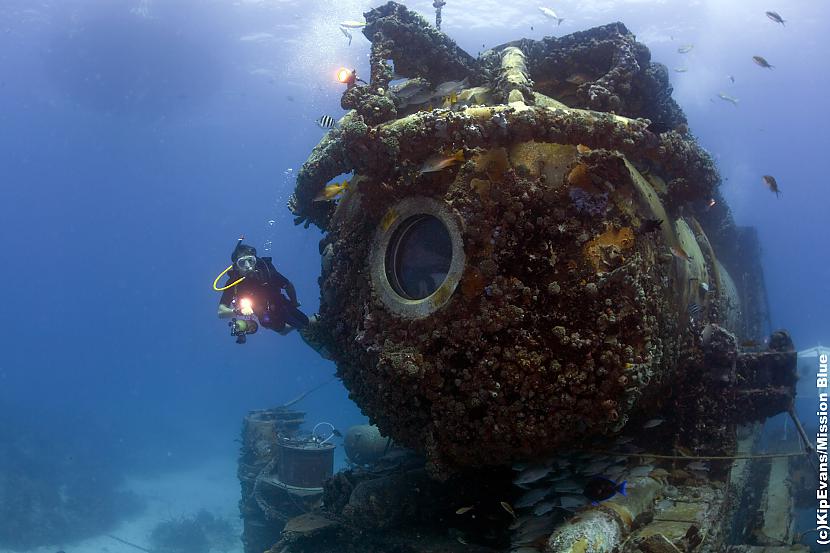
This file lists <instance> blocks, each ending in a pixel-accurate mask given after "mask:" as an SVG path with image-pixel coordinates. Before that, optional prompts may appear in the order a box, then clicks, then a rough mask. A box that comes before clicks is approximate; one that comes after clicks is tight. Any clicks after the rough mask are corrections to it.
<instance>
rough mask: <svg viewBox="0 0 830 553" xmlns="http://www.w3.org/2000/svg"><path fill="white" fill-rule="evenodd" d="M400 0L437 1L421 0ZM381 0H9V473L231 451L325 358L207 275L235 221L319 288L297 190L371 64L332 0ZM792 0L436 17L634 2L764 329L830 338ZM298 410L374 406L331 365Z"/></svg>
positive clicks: (82, 471)
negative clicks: (231, 317) (693, 140)
mask: <svg viewBox="0 0 830 553" xmlns="http://www.w3.org/2000/svg"><path fill="white" fill-rule="evenodd" d="M403 3H404V4H405V5H407V6H408V7H410V8H411V9H414V10H416V11H418V12H419V13H421V14H423V15H424V16H425V17H427V18H428V19H432V14H433V8H432V2H429V1H415V2H412V1H406V2H403ZM377 4H378V3H373V2H364V1H342V2H341V1H335V0H312V1H303V2H300V1H268V0H238V1H231V0H227V1H218V0H217V1H204V0H199V1H197V0H178V1H164V0H124V1H121V0H112V1H110V0H99V1H93V0H67V1H61V2H56V1H46V0H37V1H35V0H3V1H2V2H0V193H1V194H0V220H2V222H3V227H2V228H3V230H2V232H0V244H2V249H1V250H0V251H2V252H4V254H5V261H6V270H5V293H4V294H3V300H2V305H3V307H2V315H3V316H2V317H0V336H2V353H3V355H2V357H0V423H2V424H0V446H3V445H5V446H6V447H7V450H8V451H12V450H13V451H16V453H15V455H16V456H13V455H11V454H10V455H8V456H7V457H5V459H0V470H6V471H10V472H9V474H18V473H20V472H21V471H23V472H26V473H27V474H28V477H29V478H31V479H34V480H35V481H42V482H44V483H48V484H50V485H51V484H55V485H58V486H59V485H62V484H64V483H65V482H69V481H73V482H74V481H79V482H93V481H92V480H90V479H91V478H101V479H106V480H107V481H111V482H113V485H115V483H118V482H121V481H122V480H123V479H124V478H125V477H127V476H131V475H137V474H138V475H158V474H163V473H165V472H169V471H188V470H190V469H191V468H192V467H195V466H198V465H200V464H203V463H204V462H205V461H206V460H215V459H220V460H226V461H228V463H229V466H230V467H231V470H233V461H234V460H235V458H236V455H237V450H238V444H237V443H236V442H234V440H235V439H236V438H237V437H238V434H239V428H240V423H241V419H242V417H243V416H244V415H245V413H246V412H247V411H249V410H251V409H258V408H265V407H271V406H274V405H278V404H280V403H283V402H285V401H288V400H289V399H291V398H293V397H295V396H297V395H299V394H300V393H302V392H303V391H305V390H307V389H309V388H311V387H313V386H315V385H317V384H319V383H321V382H325V381H326V380H328V379H330V378H331V376H332V375H333V374H334V371H335V367H334V365H333V364H332V363H331V362H329V361H326V360H323V359H321V358H320V357H319V356H318V355H317V354H316V353H315V352H314V351H312V350H311V349H309V348H308V347H307V346H306V345H305V344H304V343H303V342H302V341H301V340H300V338H299V337H298V336H297V335H296V333H294V334H292V335H289V336H286V337H282V336H279V335H276V334H273V333H267V332H260V333H259V334H258V335H255V336H253V337H251V338H250V339H249V340H248V343H247V344H246V345H245V346H244V347H243V346H238V345H236V344H234V343H233V339H232V338H231V337H230V336H229V335H228V328H227V326H226V322H225V321H222V320H219V319H217V318H216V313H215V312H216V304H217V301H218V294H217V293H216V292H214V291H213V290H212V289H211V283H212V281H213V279H214V278H215V276H216V275H217V273H219V272H220V271H221V270H222V269H224V268H225V267H226V266H227V265H228V264H229V255H230V252H231V250H232V248H233V246H234V244H235V242H236V239H237V238H238V237H239V236H240V235H245V236H246V237H247V241H248V242H249V243H251V244H253V245H255V246H256V247H257V248H258V249H259V251H260V254H265V255H271V256H272V257H273V259H274V264H275V266H276V267H277V268H278V269H279V270H280V271H281V272H282V273H283V274H284V275H286V276H287V277H288V278H289V279H290V280H291V281H292V282H293V283H294V284H295V286H296V288H297V292H298V296H299V300H300V302H301V303H302V308H303V309H304V310H305V311H306V312H307V313H309V314H311V313H314V312H315V311H316V310H317V307H318V304H319V298H318V287H317V277H318V276H319V271H320V257H319V252H318V240H319V239H320V237H321V234H320V233H319V231H317V230H314V229H313V227H312V228H311V229H303V228H302V227H301V226H300V227H298V226H294V225H293V223H292V218H291V215H290V213H289V212H288V211H287V209H286V207H285V203H286V201H287V199H288V196H289V195H290V193H291V191H292V190H293V184H294V175H295V174H296V172H297V170H298V169H299V167H300V166H301V165H302V163H303V161H304V160H305V159H306V157H307V155H308V153H309V152H310V151H311V149H312V148H313V147H314V145H316V144H317V142H318V141H319V140H320V138H321V136H322V133H323V131H322V130H321V129H320V128H318V127H317V126H316V125H315V123H314V121H315V120H316V119H317V118H318V117H320V116H321V115H331V116H333V117H335V118H338V117H339V116H341V115H342V113H343V110H342V109H341V108H340V106H339V103H340V95H341V93H342V85H339V84H338V83H337V82H335V80H334V72H335V71H336V69H337V68H338V67H340V66H347V67H355V68H357V70H358V74H361V73H363V74H365V73H366V72H367V67H368V52H369V43H368V41H367V40H366V39H365V38H364V37H363V36H362V35H360V33H359V31H354V32H353V35H354V40H353V41H352V44H351V45H350V46H349V45H348V43H347V39H346V38H345V37H344V36H343V34H341V32H340V30H339V29H338V28H337V23H338V22H339V21H342V20H345V19H361V14H362V13H363V12H364V11H366V10H368V9H369V8H371V7H374V6H375V5H377ZM780 4H781V5H780V6H774V5H764V4H761V3H758V2H755V1H750V0H745V1H744V0H742V1H730V2H719V1H716V0H701V1H695V2H682V1H669V0H666V1H646V0H643V1H638V0H628V1H626V0H596V1H590V2H582V1H580V2H577V1H562V2H557V3H556V5H555V8H556V10H557V11H558V12H559V13H560V15H562V16H564V17H565V21H564V22H563V23H562V24H561V25H560V26H558V27H557V26H555V24H554V23H553V22H551V21H550V20H549V19H546V18H545V17H544V16H543V15H541V14H540V13H539V11H538V9H537V8H538V6H537V3H535V2H525V1H517V2H512V3H509V4H508V3H503V2H496V1H493V0H479V1H475V2H471V1H466V0H464V1H460V0H459V1H454V0H448V2H447V5H446V7H445V8H444V12H443V21H444V24H443V30H444V31H445V32H446V33H448V34H449V35H450V36H451V37H452V38H453V39H454V40H456V41H457V42H458V43H459V45H460V46H462V47H463V48H465V49H466V50H467V51H468V52H470V53H471V54H473V55H475V54H476V53H477V52H479V51H481V50H483V49H484V48H487V47H490V46H495V45H497V44H501V43H503V42H507V41H510V40H514V39H517V38H519V37H528V38H537V39H538V38H541V37H542V36H545V35H548V34H555V35H563V34H567V33H571V32H574V31H578V30H584V29H587V28H590V27H593V26H596V25H600V24H605V23H608V22H612V21H622V22H624V23H625V24H626V25H627V26H628V28H629V29H631V30H632V32H634V33H635V34H636V35H637V37H638V40H640V41H641V42H643V43H645V44H646V45H647V46H648V47H649V48H650V49H651V53H652V59H654V60H655V61H659V62H662V63H665V64H666V65H667V66H668V67H669V68H685V69H687V71H685V72H676V71H671V79H672V84H673V86H674V98H675V99H676V100H677V101H678V103H679V104H680V106H681V107H682V108H683V109H684V110H685V112H686V115H687V116H688V119H689V124H690V125H689V126H690V128H691V131H692V132H693V133H694V134H695V135H696V136H698V137H699V140H700V143H701V144H702V146H704V147H705V148H706V149H707V150H708V151H709V152H710V153H711V154H712V155H713V156H714V157H715V159H716V160H717V162H718V166H719V169H720V171H721V173H722V175H723V177H724V178H725V179H728V180H726V181H725V182H724V185H723V187H722V191H723V193H724V196H725V198H726V200H727V201H728V203H729V205H730V207H731V209H732V210H733V213H734V216H735V219H736V222H737V223H738V224H739V225H749V226H755V227H757V229H758V232H759V235H760V239H761V242H762V245H763V265H764V278H765V279H766V283H767V289H768V295H769V302H770V307H771V317H772V326H773V328H786V329H788V330H789V331H790V332H791V333H792V335H793V338H794V341H795V343H796V347H797V348H798V349H803V348H807V347H812V346H814V345H816V344H817V343H819V342H823V343H828V342H830V315H828V313H830V260H828V257H827V241H828V238H830V234H828V231H827V215H826V214H825V211H826V207H827V205H828V199H830V192H828V190H827V187H826V186H825V184H826V175H825V174H824V173H823V172H822V171H821V170H820V167H821V166H822V161H823V160H824V158H825V157H826V152H827V151H828V150H830V139H829V138H828V133H827V132H826V131H825V129H824V120H825V119H826V117H825V116H826V109H825V107H826V91H827V89H828V87H830V76H828V73H827V71H826V61H825V60H824V55H825V52H824V51H825V49H826V48H825V46H826V39H825V36H826V33H827V31H828V23H827V22H828V21H830V7H828V6H827V5H826V4H824V3H821V2H814V1H812V2H811V1H793V2H786V3H780ZM768 9H776V10H777V11H779V12H780V13H781V14H782V15H783V16H784V18H785V19H786V20H787V22H786V25H785V26H781V25H778V24H775V23H773V22H771V21H770V20H769V19H767V18H766V17H765V15H764V11H765V10H768ZM686 44H690V45H693V48H692V50H691V51H689V52H688V53H686V54H681V53H678V52H677V49H678V48H679V47H680V46H682V45H686ZM753 55H762V56H764V57H765V58H766V59H767V60H769V62H770V63H771V64H773V65H774V66H775V68H774V69H772V70H769V69H762V68H760V67H758V66H757V65H755V64H754V63H753V62H752V56H753ZM730 75H731V76H732V77H734V82H732V80H730V79H729V76H730ZM719 92H720V93H724V94H727V95H729V96H731V97H734V98H738V100H739V102H738V104H737V106H736V105H733V104H732V103H729V102H727V101H724V100H722V99H720V98H719V97H718V96H717V94H718V93H719ZM764 174H770V175H774V176H775V177H776V179H777V180H778V183H779V185H780V187H781V191H782V194H781V196H780V197H776V196H775V195H774V194H771V193H770V192H769V191H768V190H767V189H766V188H765V187H764V185H763V183H762V180H761V176H762V175H764ZM302 408H303V410H305V411H306V412H307V413H308V415H307V418H308V420H309V421H310V422H317V421H329V422H331V423H332V424H334V425H335V426H337V427H338V428H346V427H348V426H350V425H352V424H356V423H362V422H365V420H366V419H365V418H364V417H363V416H362V415H361V413H360V410H359V409H358V408H357V407H356V406H355V405H354V404H353V403H352V402H351V401H350V400H349V399H348V393H347V391H346V390H345V389H344V388H343V386H342V385H341V384H340V383H339V382H338V381H334V382H332V383H330V384H328V385H326V386H324V387H323V388H321V389H320V390H319V391H317V392H315V393H314V394H313V395H311V396H309V397H308V398H307V399H306V400H305V401H304V402H303V404H302ZM10 444H12V445H10ZM4 463H5V466H4ZM341 463H342V455H341V454H339V453H338V466H340V464H341ZM23 469H25V470H23ZM227 477H228V479H229V480H230V481H231V482H232V481H233V478H234V474H233V473H231V474H229V475H227ZM78 485H79V486H80V485H81V484H78ZM95 487H96V484H93V483H90V484H89V485H88V488H90V489H94V488H95ZM93 495H94V494H93ZM233 507H234V506H233V505H231V506H230V508H231V510H232V509H233ZM125 510H127V508H126V507H125ZM54 543H56V544H59V543H62V542H60V541H58V542H54Z"/></svg>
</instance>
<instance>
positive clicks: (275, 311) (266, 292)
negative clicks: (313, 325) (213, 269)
mask: <svg viewBox="0 0 830 553" xmlns="http://www.w3.org/2000/svg"><path fill="white" fill-rule="evenodd" d="M241 276H242V275H241V274H240V273H239V272H238V271H237V270H236V267H234V268H233V269H231V271H230V272H229V273H228V282H227V283H226V284H230V283H231V282H234V281H236V280H238V279H239V278H240V277H241ZM289 284H290V283H289V281H288V279H287V278H285V277H284V276H282V275H281V274H280V272H279V271H277V269H276V268H275V267H274V264H273V263H272V262H271V258H270V257H258V258H257V261H256V269H255V270H254V272H253V273H252V274H249V275H248V276H247V277H245V280H243V281H242V282H240V283H239V284H237V285H236V286H233V287H231V288H228V289H227V290H225V291H224V292H223V293H222V299H221V300H219V303H221V304H222V305H226V306H228V307H230V306H231V305H232V302H233V300H234V299H238V298H250V299H251V303H252V307H253V310H254V315H256V317H257V319H258V320H259V324H261V325H262V326H264V327H266V328H270V329H271V330H275V331H277V332H281V331H283V330H285V324H286V323H288V324H290V325H291V326H293V327H294V328H303V327H305V326H306V325H307V324H308V317H306V316H305V315H304V314H303V313H302V312H301V311H300V310H299V309H297V308H296V307H294V306H293V305H291V300H289V299H288V298H287V297H286V296H285V295H283V293H282V291H283V290H284V289H286V287H287V286H288V285H289Z"/></svg>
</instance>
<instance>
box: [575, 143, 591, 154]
mask: <svg viewBox="0 0 830 553" xmlns="http://www.w3.org/2000/svg"><path fill="white" fill-rule="evenodd" d="M576 151H577V152H579V153H580V154H587V153H589V152H590V151H591V148H589V147H588V146H586V145H585V144H577V145H576Z"/></svg>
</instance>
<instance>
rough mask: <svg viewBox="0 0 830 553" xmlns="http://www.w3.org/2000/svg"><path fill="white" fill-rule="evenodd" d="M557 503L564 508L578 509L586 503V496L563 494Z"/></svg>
mask: <svg viewBox="0 0 830 553" xmlns="http://www.w3.org/2000/svg"><path fill="white" fill-rule="evenodd" d="M559 504H560V505H562V507H564V508H566V509H571V510H573V509H579V508H580V507H584V506H585V505H587V504H588V498H587V497H585V496H582V495H563V496H562V497H560V498H559Z"/></svg>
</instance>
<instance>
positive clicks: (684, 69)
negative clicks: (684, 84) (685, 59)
mask: <svg viewBox="0 0 830 553" xmlns="http://www.w3.org/2000/svg"><path fill="white" fill-rule="evenodd" d="M688 70H689V68H688V67H675V68H674V72H675V73H685V72H686V71H688Z"/></svg>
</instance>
